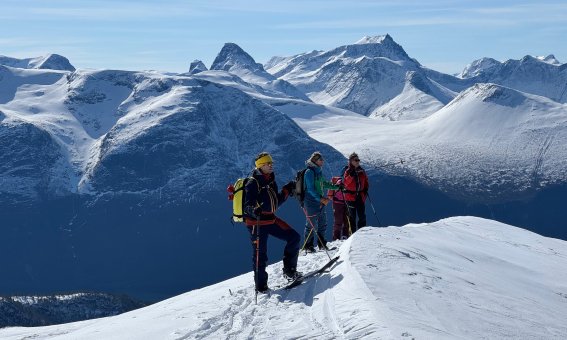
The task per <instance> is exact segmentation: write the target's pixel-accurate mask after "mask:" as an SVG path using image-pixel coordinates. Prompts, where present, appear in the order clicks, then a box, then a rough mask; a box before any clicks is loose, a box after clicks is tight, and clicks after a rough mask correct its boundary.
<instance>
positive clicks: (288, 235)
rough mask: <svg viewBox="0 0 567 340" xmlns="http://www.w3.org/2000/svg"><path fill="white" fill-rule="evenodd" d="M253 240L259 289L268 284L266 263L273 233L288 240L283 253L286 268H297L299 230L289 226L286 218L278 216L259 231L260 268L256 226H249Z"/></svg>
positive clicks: (253, 261)
mask: <svg viewBox="0 0 567 340" xmlns="http://www.w3.org/2000/svg"><path fill="white" fill-rule="evenodd" d="M247 227H248V231H249V232H250V240H251V241H252V269H253V270H254V282H255V283H256V288H257V289H261V290H262V289H263V288H265V287H267V286H268V273H266V265H267V263H268V236H269V235H272V236H274V237H275V238H277V239H279V240H283V241H286V245H285V248H284V254H283V266H284V270H296V267H297V256H298V255H299V240H300V236H299V233H298V232H297V231H295V230H294V229H293V228H292V227H290V226H289V224H287V223H286V222H285V221H284V220H282V219H280V218H277V217H276V221H275V223H274V224H267V225H261V226H259V227H258V232H259V235H258V236H259V249H258V253H259V257H258V269H257V270H256V230H255V229H256V228H257V227H256V226H247Z"/></svg>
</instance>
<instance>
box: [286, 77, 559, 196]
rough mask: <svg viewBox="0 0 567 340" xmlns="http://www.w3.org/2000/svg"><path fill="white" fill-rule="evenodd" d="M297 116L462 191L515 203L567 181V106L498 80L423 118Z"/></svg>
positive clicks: (317, 132)
mask: <svg viewBox="0 0 567 340" xmlns="http://www.w3.org/2000/svg"><path fill="white" fill-rule="evenodd" d="M294 119H295V121H296V122H297V123H298V124H300V126H301V127H303V128H304V129H305V130H306V131H308V132H309V134H310V135H311V136H313V137H315V138H316V139H318V140H320V141H327V142H329V144H331V145H332V146H333V147H335V148H336V149H337V150H339V151H341V152H343V154H348V152H350V150H359V155H360V156H361V158H362V159H363V161H364V164H365V165H366V166H367V167H369V168H373V167H380V166H382V165H384V164H386V163H390V162H396V161H399V159H400V158H402V159H405V160H406V163H405V164H404V165H401V164H398V165H396V166H392V167H387V168H384V169H383V171H386V172H389V173H392V174H398V175H403V176H409V177H412V178H415V179H417V180H418V181H420V182H422V183H424V184H427V185H431V186H433V187H436V188H440V189H441V190H443V191H445V192H447V193H448V194H450V195H452V196H456V197H461V198H465V199H466V200H468V201H481V202H485V203H489V202H495V201H500V202H502V201H509V200H514V199H519V198H522V197H525V196H526V195H527V196H529V195H531V194H533V193H534V192H535V191H536V190H539V189H542V188H545V187H548V186H552V185H554V184H562V183H565V182H567V167H566V166H565V160H567V152H566V151H565V150H566V149H565V148H564V145H566V143H567V129H566V126H567V107H566V106H565V104H560V103H557V102H555V101H552V100H550V99H547V98H545V97H540V96H535V95H531V94H527V93H522V92H519V91H516V90H513V89H510V88H505V87H502V86H499V85H495V84H477V85H475V86H473V87H471V88H470V89H468V90H466V91H464V92H462V93H461V94H459V96H457V97H456V98H455V99H454V100H453V101H451V102H450V103H449V104H447V105H446V106H444V107H443V108H442V109H440V110H439V111H437V112H435V113H434V114H432V115H430V116H428V117H427V118H423V119H420V120H415V121H394V122H386V121H376V120H373V119H370V118H367V117H363V116H359V117H356V116H353V115H345V114H341V113H336V114H325V115H313V116H309V117H308V118H307V119H306V118H303V117H301V116H299V115H298V116H296V118H294Z"/></svg>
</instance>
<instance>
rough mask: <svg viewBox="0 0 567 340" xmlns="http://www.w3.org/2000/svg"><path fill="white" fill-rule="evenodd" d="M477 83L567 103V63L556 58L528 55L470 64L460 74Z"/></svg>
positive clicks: (485, 59) (484, 60) (481, 60)
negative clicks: (562, 62) (492, 84)
mask: <svg viewBox="0 0 567 340" xmlns="http://www.w3.org/2000/svg"><path fill="white" fill-rule="evenodd" d="M460 77H461V78H465V79H467V80H469V81H473V82H475V83H495V84H499V85H502V86H506V87H510V88H513V89H516V90H520V91H523V92H528V93H533V94H537V95H540V96H545V97H548V98H550V99H553V100H555V101H557V102H559V103H565V102H567V64H561V63H559V61H557V59H555V57H554V56H553V55H549V56H547V57H532V56H529V55H527V56H525V57H523V58H522V59H520V60H514V59H510V60H507V61H505V62H503V63H502V62H499V61H496V60H494V59H491V58H483V59H479V60H476V61H474V62H472V63H471V64H469V65H468V66H467V67H465V69H464V70H463V72H462V73H461V74H460Z"/></svg>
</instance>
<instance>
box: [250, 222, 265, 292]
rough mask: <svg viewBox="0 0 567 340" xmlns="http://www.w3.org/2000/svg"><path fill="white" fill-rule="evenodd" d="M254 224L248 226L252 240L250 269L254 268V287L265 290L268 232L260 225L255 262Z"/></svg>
mask: <svg viewBox="0 0 567 340" xmlns="http://www.w3.org/2000/svg"><path fill="white" fill-rule="evenodd" d="M255 228H256V226H254V227H251V226H249V227H248V231H249V232H250V239H251V241H252V270H254V282H255V283H256V289H258V290H261V291H263V290H265V289H266V288H267V287H268V273H266V264H267V263H268V233H267V232H266V230H265V229H264V226H260V227H259V229H258V232H259V235H258V236H259V242H258V243H259V245H258V255H259V256H258V262H256V230H255Z"/></svg>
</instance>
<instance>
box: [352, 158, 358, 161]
mask: <svg viewBox="0 0 567 340" xmlns="http://www.w3.org/2000/svg"><path fill="white" fill-rule="evenodd" d="M352 161H353V162H360V159H358V158H355V159H353V160H352Z"/></svg>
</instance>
